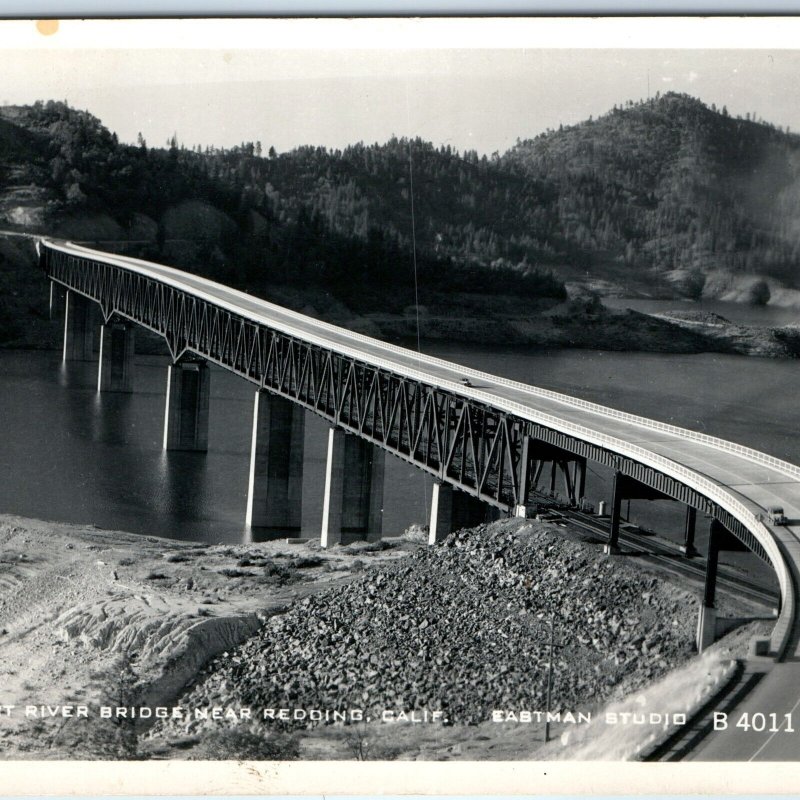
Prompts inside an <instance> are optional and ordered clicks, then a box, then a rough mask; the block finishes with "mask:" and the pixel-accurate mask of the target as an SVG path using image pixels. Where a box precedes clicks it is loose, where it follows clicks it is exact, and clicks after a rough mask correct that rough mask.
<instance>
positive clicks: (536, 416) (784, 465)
mask: <svg viewBox="0 0 800 800" xmlns="http://www.w3.org/2000/svg"><path fill="white" fill-rule="evenodd" d="M45 243H46V244H47V246H50V247H54V248H55V249H60V250H62V251H66V252H67V253H70V251H71V250H82V251H84V252H85V253H86V254H87V256H89V257H92V256H94V257H98V260H102V261H104V262H106V263H111V264H116V265H118V266H120V267H122V268H124V269H131V270H132V271H134V272H141V273H144V274H150V273H148V271H147V269H146V268H147V266H148V264H147V262H142V261H138V260H137V259H128V258H127V257H115V256H113V255H109V254H106V253H102V252H98V251H94V250H91V249H89V248H84V247H80V246H76V245H69V246H68V247H67V248H63V247H59V245H57V244H55V243H53V242H50V241H46V242H45ZM137 261H138V264H137V263H135V262H137ZM131 262H134V263H131ZM139 265H141V266H139ZM153 266H154V267H156V268H157V269H159V270H163V269H165V267H164V265H160V264H154V265H153ZM166 269H168V270H169V271H173V269H172V268H169V267H167V268H166ZM174 271H175V272H176V273H179V271H178V270H174ZM150 277H155V280H165V281H166V282H167V283H171V284H173V285H174V286H176V287H177V288H179V289H181V290H184V291H185V290H186V286H185V284H183V285H181V283H180V280H179V279H178V278H176V279H173V280H170V279H169V278H165V277H164V276H163V275H158V276H152V275H150ZM191 278H192V280H194V281H198V282H200V283H202V284H205V285H207V286H209V288H216V287H220V284H216V283H214V282H213V281H210V280H208V279H206V278H202V277H200V276H197V275H191ZM221 288H224V289H225V290H226V291H227V292H229V293H231V294H234V295H239V296H241V297H242V298H243V299H246V300H247V301H248V302H253V301H257V302H258V303H259V304H263V305H264V306H265V311H268V310H269V309H274V310H275V311H276V312H278V313H280V314H281V315H284V316H289V317H290V318H293V319H296V320H297V321H306V322H307V321H308V320H309V318H308V317H306V316H304V315H302V314H299V313H298V312H294V311H290V310H289V309H285V308H283V307H282V306H278V305H275V304H274V303H270V302H268V301H263V300H260V299H258V298H254V297H252V296H250V295H247V294H245V293H244V292H239V291H237V290H235V289H230V288H229V287H221ZM208 299H209V300H210V301H211V302H215V303H218V304H220V305H222V306H224V307H226V308H228V309H229V310H231V311H232V312H233V313H236V314H238V315H240V316H243V317H250V318H253V319H254V320H255V321H257V322H261V323H262V324H266V325H269V326H272V327H276V328H279V329H282V330H284V331H285V332H286V333H288V334H290V335H292V336H295V337H297V338H298V339H302V340H305V341H310V342H313V343H315V344H317V345H319V346H321V347H330V346H331V343H330V342H329V341H326V340H325V339H324V338H322V337H321V336H318V335H315V334H314V333H310V332H309V331H307V330H302V329H300V328H296V327H294V326H293V325H290V324H287V323H284V322H282V321H277V320H272V319H269V317H266V316H265V318H263V319H262V318H259V315H258V314H256V313H254V312H250V311H249V310H248V309H243V308H241V307H237V306H236V305H235V304H233V303H229V302H227V301H225V300H223V299H221V298H219V297H215V296H213V295H211V296H209V298H208ZM313 324H314V327H315V328H317V329H321V330H322V331H325V330H328V331H331V332H335V334H336V335H337V336H339V337H342V336H344V337H345V338H348V339H350V340H353V341H354V342H365V343H368V344H369V345H370V346H371V347H372V348H375V349H378V350H383V351H385V352H387V353H396V354H401V355H403V356H404V357H405V358H406V359H411V360H413V361H416V362H417V368H414V367H409V366H407V365H406V364H401V363H398V362H397V361H394V360H383V359H380V358H377V359H376V358H375V357H374V355H373V354H367V353H365V352H364V351H362V350H359V349H356V348H353V349H350V348H347V347H341V346H340V345H339V344H338V343H337V345H336V346H337V348H339V349H341V350H342V352H344V353H347V354H348V355H350V356H351V357H354V358H357V359H360V360H365V359H368V360H369V361H370V362H372V363H375V364H376V366H379V367H383V368H385V369H389V370H392V371H395V372H400V373H401V374H404V375H406V376H407V377H409V378H415V379H417V380H420V381H422V382H425V383H428V384H434V385H436V386H440V387H442V388H447V389H449V390H451V391H454V392H455V393H456V394H460V395H462V396H467V397H472V398H475V399H479V400H482V401H483V402H486V403H487V404H490V405H493V406H495V407H497V408H502V409H504V410H507V411H509V412H510V413H513V414H517V415H518V416H521V417H522V418H524V419H528V420H530V421H532V422H538V423H541V424H544V425H547V426H548V427H552V428H554V429H556V430H560V431H562V432H564V433H567V434H574V435H576V436H578V437H579V438H583V439H585V440H586V441H590V442H593V443H595V444H598V445H600V446H603V447H606V448H608V449H611V450H613V451H615V452H617V453H620V454H621V455H627V456H630V457H632V458H634V459H636V460H638V461H641V462H642V463H644V464H647V465H648V466H651V467H653V468H654V469H657V470H659V471H662V472H665V473H667V474H669V475H672V476H673V477H675V478H678V479H680V480H681V481H682V482H684V483H686V484H687V485H688V486H691V487H692V488H694V489H696V490H698V491H699V492H701V493H702V494H704V495H706V496H707V497H708V498H709V499H710V500H712V501H713V502H715V503H717V504H718V505H719V506H721V507H722V508H724V509H726V510H727V511H728V512H730V513H731V514H732V515H733V516H734V517H736V518H737V519H739V520H740V521H741V522H742V524H744V525H745V526H746V527H747V528H748V529H749V530H750V531H751V532H752V533H753V535H754V536H755V537H756V538H757V539H758V541H759V542H760V543H761V544H762V546H763V547H764V550H765V551H766V553H767V555H768V556H769V558H770V560H771V561H772V564H773V567H774V568H775V571H776V574H777V578H778V583H779V586H780V589H781V597H782V600H783V602H782V608H781V615H780V618H779V620H778V622H777V623H776V626H775V629H774V631H773V649H774V650H776V651H778V652H781V651H782V649H783V648H784V647H785V645H786V644H787V643H788V641H789V636H790V634H791V622H792V621H793V620H794V609H795V603H796V598H795V596H794V590H793V583H792V580H791V577H790V575H789V572H788V567H787V565H786V562H785V559H784V558H783V554H782V552H781V549H780V547H779V545H778V543H777V541H776V539H775V537H774V534H773V532H772V531H770V529H768V528H767V527H766V525H764V523H763V522H762V521H761V520H760V519H758V517H757V516H756V514H755V513H754V512H753V511H752V510H751V509H749V508H748V507H747V506H746V505H745V504H744V503H742V502H741V501H740V500H738V499H737V498H736V497H734V496H733V493H732V492H731V490H729V489H727V488H725V487H724V486H722V485H721V484H718V483H715V482H713V481H711V480H709V479H708V478H707V477H705V476H704V475H702V474H701V473H699V472H697V471H695V470H691V469H689V468H687V467H684V466H683V465H682V464H680V463H679V462H677V461H674V460H672V459H669V458H667V457H665V456H662V455H660V454H658V453H655V452H653V451H651V450H647V449H645V448H643V447H641V446H639V445H636V444H631V443H628V442H626V441H625V440H623V439H618V438H616V437H613V436H610V435H608V434H605V433H602V432H600V431H597V430H594V429H592V428H587V427H586V426H584V425H581V424H579V423H576V422H572V421H570V420H566V419H562V418H560V417H556V416H554V415H552V414H549V413H547V412H545V411H539V410H536V409H532V408H530V407H528V406H525V405H523V404H521V403H518V402H516V401H513V400H507V399H505V398H502V397H499V396H498V395H496V394H492V393H491V392H486V391H482V390H480V389H478V388H475V387H470V388H468V387H465V386H463V385H462V384H461V383H458V382H456V381H449V380H447V379H442V378H438V377H436V376H432V375H429V374H426V373H425V372H423V370H422V366H423V364H427V365H430V366H437V367H440V368H443V369H446V370H448V371H451V372H455V373H458V374H459V375H465V376H469V377H474V378H478V379H484V380H490V381H492V382H495V383H498V384H500V385H503V386H508V387H509V388H513V389H515V390H518V391H521V392H523V393H525V394H529V395H532V396H539V397H544V398H548V399H551V400H555V401H557V402H559V403H562V404H564V405H566V406H568V407H569V406H572V407H574V408H581V409H584V410H587V411H590V412H591V413H595V414H597V415H598V416H600V417H603V416H605V417H609V418H613V419H619V420H622V421H625V422H629V423H631V424H635V425H638V426H639V427H643V428H647V429H651V430H659V431H663V432H667V433H670V434H673V435H676V436H680V437H682V438H685V439H690V440H694V441H699V442H702V443H703V444H707V445H709V446H711V447H714V448H715V449H717V450H721V451H726V452H732V453H735V454H737V455H740V456H742V457H744V458H746V459H748V460H750V461H752V462H754V463H757V464H762V465H764V466H769V467H772V468H774V469H777V470H780V471H781V472H784V473H785V474H787V475H790V476H791V477H793V478H797V479H798V480H800V467H797V466H795V465H793V464H790V463H789V462H786V461H783V460H782V459H779V458H776V457H774V456H770V455H768V454H766V453H761V452H760V451H758V450H754V449H753V448H749V447H745V446H743V445H737V444H735V443H733V442H728V441H726V440H724V439H719V438H718V437H714V436H710V435H708V434H703V433H699V432H697V431H691V430H689V429H685V428H680V427H678V426H676V425H671V424H669V423H664V422H659V421H658V420H650V419H648V418H646V417H640V416H637V415H635V414H629V413H628V412H624V411H618V410H616V409H612V408H609V407H607V406H602V405H600V404H597V403H592V402H590V401H587V400H582V399H580V398H573V397H570V396H569V395H564V394H561V393H559V392H554V391H551V390H549V389H540V388H538V387H534V386H530V385H528V384H523V383H520V382H519V381H514V380H511V379H508V378H503V377H500V376H497V375H492V374H491V373H487V372H482V371H480V370H473V369H470V368H467V367H463V366H462V365H459V364H454V363H452V362H448V361H445V360H444V359H439V358H436V357H434V356H427V355H425V354H422V353H417V352H415V351H413V350H409V349H407V348H403V347H400V346H398V345H392V344H388V343H385V342H381V341H379V340H377V339H373V338H372V337H369V336H366V335H364V334H360V333H354V332H352V331H348V330H346V329H343V328H340V327H338V326H336V325H333V324H331V323H327V322H321V321H319V320H313Z"/></svg>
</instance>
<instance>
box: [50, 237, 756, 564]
mask: <svg viewBox="0 0 800 800" xmlns="http://www.w3.org/2000/svg"><path fill="white" fill-rule="evenodd" d="M40 253H41V262H42V263H41V266H42V268H43V269H44V270H45V272H46V273H47V275H48V277H49V278H50V279H51V280H53V281H55V282H57V283H60V284H62V285H64V286H66V287H67V288H69V289H71V290H72V291H75V292H78V293H79V294H82V295H84V296H85V297H88V298H89V299H91V300H94V301H95V302H97V303H98V304H99V305H100V308H101V309H102V313H103V318H104V320H105V321H108V320H109V319H111V317H113V316H115V315H116V316H118V317H121V318H125V319H128V320H131V321H133V322H136V323H137V324H139V325H142V326H144V327H146V328H148V329H150V330H151V331H154V332H156V333H158V334H160V335H161V336H162V337H163V338H164V339H165V340H166V342H167V346H168V347H169V350H170V353H171V355H172V358H173V360H174V361H178V360H179V359H181V358H185V357H187V356H192V355H196V356H200V357H202V358H205V359H207V360H208V361H211V362H213V363H215V364H218V365H220V366H222V367H224V368H226V369H228V370H230V371H232V372H234V373H236V374H237V375H239V376H241V377H243V378H245V379H246V380H248V381H250V382H251V383H254V384H255V385H257V386H259V387H260V388H262V389H265V390H268V391H271V392H273V393H275V394H277V395H280V396H282V397H286V398H288V399H289V400H292V401H294V402H296V403H299V404H300V405H302V406H304V407H305V408H307V409H309V410H310V411H313V412H314V413H316V414H318V415H319V416H321V417H323V418H324V419H326V420H328V421H329V422H331V423H332V424H334V425H336V426H338V427H340V428H342V429H344V430H346V431H349V432H352V433H355V434H358V435H359V436H361V437H362V438H364V439H366V440H368V441H370V442H372V443H373V444H376V445H378V446H379V447H382V448H383V449H385V450H387V451H389V452H390V453H392V454H393V455H395V456H398V457H399V458H401V459H403V460H405V461H408V462H409V463H411V464H413V465H415V466H416V467H418V468H420V469H422V470H424V471H426V472H428V473H429V474H431V475H433V476H434V477H435V478H437V479H438V480H441V481H445V482H447V483H450V484H452V485H453V486H456V487H457V488H459V489H460V490H462V491H465V492H467V493H469V494H471V495H473V496H475V497H478V498H479V499H481V500H483V501H484V502H486V503H489V504H491V505H493V506H496V507H498V508H500V509H503V510H505V511H511V510H513V509H515V508H516V507H517V506H519V505H524V504H525V502H526V500H527V489H528V485H526V484H529V482H530V478H529V477H528V476H530V475H531V466H532V463H531V461H530V459H535V458H536V456H535V452H536V446H534V447H530V440H538V441H537V446H539V447H540V453H544V452H545V451H544V449H543V445H542V444H541V443H544V444H546V445H549V446H551V448H558V450H550V451H549V454H550V455H551V456H552V455H556V454H558V455H560V456H563V458H559V460H561V461H565V460H568V459H569V458H573V459H574V458H576V457H577V458H584V459H589V460H592V461H597V462H599V463H601V464H605V465H607V466H609V467H612V468H613V469H615V470H618V471H619V472H621V473H622V474H624V475H628V476H630V477H632V478H634V479H636V480H637V481H639V482H641V483H643V484H646V485H647V486H650V487H652V488H653V489H656V490H658V491H659V492H661V493H663V494H664V495H666V496H668V497H672V498H674V499H676V500H680V501H681V502H684V503H687V504H688V505H691V506H693V507H695V508H698V509H700V510H702V511H705V512H707V513H709V514H712V515H714V516H715V517H716V518H718V519H719V520H720V521H721V522H722V524H723V525H725V527H727V528H728V529H729V530H731V531H732V532H733V533H734V534H735V535H736V536H737V537H738V538H739V539H740V540H741V541H742V542H744V544H745V545H747V547H748V548H750V549H751V550H753V551H754V552H755V553H757V554H758V555H759V556H760V557H761V558H763V559H765V560H767V559H766V553H765V552H764V550H763V548H762V547H761V546H760V545H759V543H758V542H757V541H756V540H755V538H754V537H753V536H752V535H751V534H750V533H749V531H747V529H746V528H745V527H744V526H743V525H741V524H740V523H739V522H738V521H737V520H735V519H734V518H733V517H732V516H731V515H730V514H728V513H727V512H726V511H724V509H721V508H718V507H717V506H716V505H715V504H714V503H712V502H711V501H710V500H708V499H707V498H705V497H704V496H703V495H701V494H699V493H698V492H696V491H695V490H693V489H692V488H690V487H688V486H685V485H684V484H681V483H680V482H679V481H677V480H675V479H674V478H671V477H670V476H668V475H666V474H664V473H661V472H658V471H657V470H654V469H652V468H651V467H647V466H645V465H643V464H640V463H638V462H636V461H634V460H633V459H630V458H626V457H624V456H621V455H619V454H617V453H614V452H612V451H609V450H606V449H605V448H602V447H600V446H598V445H594V444H591V443H589V442H585V441H583V440H581V439H578V438H575V437H573V436H569V435H567V434H564V433H561V432H559V431H556V430H554V429H550V428H546V427H544V426H542V425H539V424H537V423H534V422H531V421H529V420H526V419H523V418H521V417H517V416H515V415H513V414H510V413H507V412H505V411H503V410H501V409H497V408H493V407H492V406H489V405H487V404H485V403H482V402H479V401H477V400H474V399H471V398H467V397H463V396H461V395H458V394H455V393H454V392H452V391H449V390H446V389H442V388H440V387H438V386H435V385H433V384H427V383H424V382H421V381H419V380H416V379H412V378H409V377H406V376H403V375H401V374H399V373H396V372H392V371H391V370H387V369H384V368H381V367H379V366H376V365H373V364H369V363H366V362H364V361H361V360H359V359H356V358H352V357H350V356H346V355H344V354H341V353H337V352H336V351H335V350H333V349H328V348H325V347H321V346H319V345H317V344H314V343H311V342H308V341H304V340H302V339H299V338H297V337H295V336H292V335H289V334H287V333H284V332H283V331H280V330H277V329H275V328H271V327H270V326H269V325H267V324H264V323H260V322H256V321H253V320H250V319H247V318H245V317H243V316H240V315H237V314H235V313H233V312H231V311H229V310H228V309H226V308H223V307H222V306H218V305H216V304H214V303H213V302H211V301H207V300H205V299H203V298H200V297H196V296H194V295H192V294H191V293H190V292H187V291H183V290H181V289H178V288H176V287H174V286H171V285H169V284H167V283H163V282H161V281H158V280H156V279H154V278H151V277H149V276H146V275H142V274H140V273H137V272H133V271H130V270H126V269H125V268H123V267H121V266H118V265H115V264H108V263H106V262H103V261H99V260H95V259H89V258H81V257H77V256H73V255H70V254H67V253H64V252H63V251H61V250H56V249H51V248H49V247H48V246H47V243H46V242H42V243H41V248H40ZM526 440H528V441H527V444H526Z"/></svg>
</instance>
